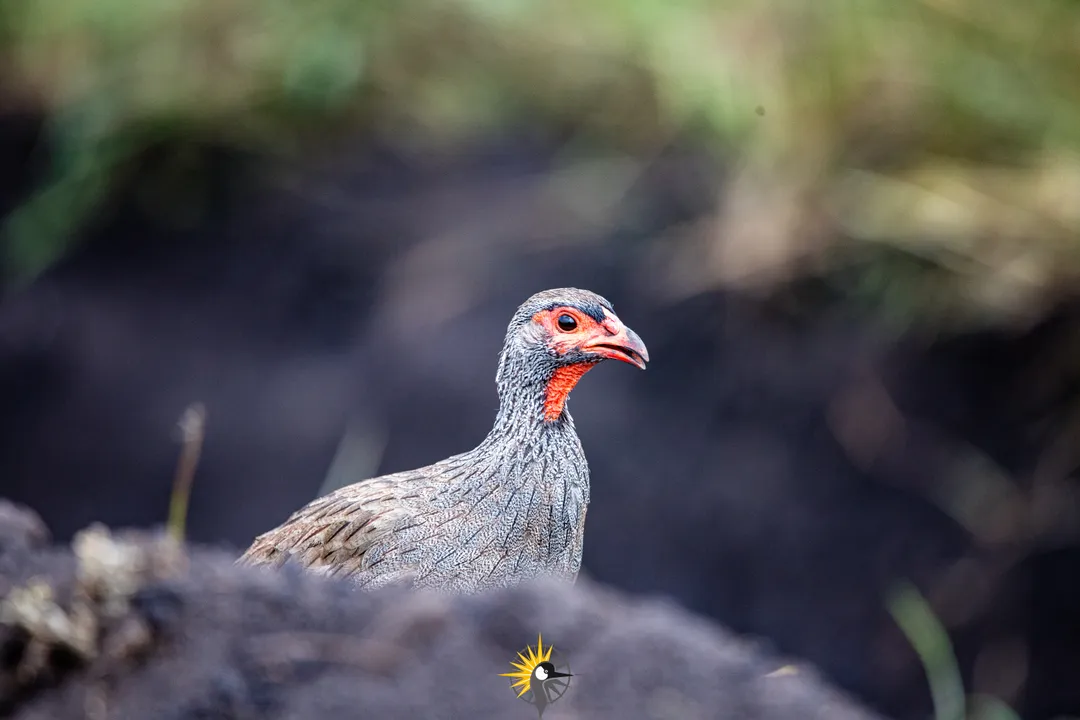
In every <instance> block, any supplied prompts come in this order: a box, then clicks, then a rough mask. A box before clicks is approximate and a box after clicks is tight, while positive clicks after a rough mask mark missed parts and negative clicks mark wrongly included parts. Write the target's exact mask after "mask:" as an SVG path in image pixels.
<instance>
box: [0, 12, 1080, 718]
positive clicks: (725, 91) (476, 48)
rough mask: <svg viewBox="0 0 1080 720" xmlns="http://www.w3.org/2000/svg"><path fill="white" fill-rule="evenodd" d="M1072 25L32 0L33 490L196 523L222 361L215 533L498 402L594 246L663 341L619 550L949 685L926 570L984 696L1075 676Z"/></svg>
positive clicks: (577, 404) (711, 599) (906, 681)
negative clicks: (527, 302)
mask: <svg viewBox="0 0 1080 720" xmlns="http://www.w3.org/2000/svg"><path fill="white" fill-rule="evenodd" d="M1078 48H1080V6H1078V5H1077V4H1076V3H1075V2H1067V1H1066V0H1038V1H1036V2H1030V3H1015V2H1011V0H978V1H976V0H952V1H951V2H940V1H938V0H934V1H931V0H923V1H922V2H912V3H894V2H891V1H890V2H885V0H870V1H868V2H864V3H850V2H843V1H842V0H818V1H817V2H813V3H811V2H805V3H799V2H796V3H760V2H757V3H750V2H742V1H739V0H729V1H728V2H720V3H712V4H706V3H683V4H671V3H667V2H661V1H660V0H635V1H629V0H628V1H627V2H625V3H622V4H598V5H581V4H572V3H566V2H556V3H544V4H541V3H533V2H517V3H510V2H508V3H496V2H487V1H485V0H454V2H450V3H434V2H426V1H425V2H419V3H411V4H409V5H408V6H401V5H394V4H386V5H379V4H370V3H368V4H364V3H355V2H351V1H350V2H345V1H344V0H311V1H310V2H308V3H306V4H298V5H293V4H282V3H254V2H251V0H171V1H170V2H162V3H150V2H128V3H112V2H100V0H12V1H10V2H7V3H4V4H2V5H0V213H3V223H4V224H3V246H2V250H3V254H2V256H0V268H2V270H3V273H4V274H3V290H4V295H3V299H2V303H0V393H2V395H0V396H2V398H3V401H2V403H0V428H2V431H3V433H2V440H0V478H2V481H0V482H2V485H0V494H2V495H4V496H8V497H10V498H12V499H14V500H17V501H20V502H24V503H27V504H29V505H31V506H32V507H33V508H35V509H36V510H37V511H39V512H40V513H41V514H42V515H43V516H44V518H45V520H46V521H47V522H48V524H49V525H50V526H51V528H52V529H53V531H54V532H55V534H56V536H57V537H58V538H59V539H66V538H68V537H70V535H71V534H72V533H73V532H75V531H76V530H78V529H80V528H82V527H84V526H86V525H87V524H89V523H91V522H94V521H103V522H106V523H109V524H112V525H155V524H160V523H163V522H164V521H165V518H166V514H167V511H168V506H169V499H170V494H171V492H172V487H173V483H174V475H175V473H176V468H177V461H178V456H179V452H180V443H179V431H178V429H177V422H178V420H179V418H180V417H181V415H182V414H183V412H184V410H185V408H187V407H188V406H189V405H191V404H192V403H194V402H199V403H202V404H203V405H204V406H205V408H206V412H207V421H206V434H205V445H204V448H203V454H202V458H201V462H200V464H199V466H198V469H197V473H196V476H195V484H194V490H193V494H192V500H191V506H190V509H189V514H188V525H187V530H188V534H189V537H191V538H192V539H193V540H195V541H198V542H204V543H212V544H222V545H227V546H231V547H236V548H240V547H243V546H245V545H246V544H247V543H248V542H249V541H250V540H251V538H252V537H253V536H254V535H255V534H257V533H259V532H261V531H263V530H265V529H268V528H270V527H272V526H273V525H275V524H277V523H278V522H279V521H280V520H282V519H283V518H284V517H285V516H286V515H287V514H288V513H289V512H290V511H292V510H293V509H295V508H296V507H298V506H300V505H301V504H303V503H304V502H306V501H308V500H310V499H311V498H312V497H314V496H315V495H316V494H318V493H320V492H322V491H325V489H327V488H328V487H331V486H334V485H337V484H341V483H343V482H351V481H355V480H359V479H361V478H364V477H368V476H371V475H374V474H378V473H382V472H391V471H395V470H402V469H406V468H409V467H415V466H418V465H421V464H426V463H429V462H433V461H435V460H437V459H440V458H442V457H444V456H446V455H449V454H452V453H455V452H460V451H461V450H464V449H466V448H468V447H470V446H471V445H472V444H474V443H475V442H477V441H478V440H479V439H480V438H481V437H482V436H483V435H484V433H485V432H486V431H487V429H488V428H489V425H490V422H491V420H492V418H493V416H494V411H495V408H496V397H495V387H494V372H495V365H496V357H497V353H498V350H499V347H500V344H501V340H502V335H503V332H504V330H505V326H506V322H507V320H508V318H509V316H510V314H511V313H512V312H513V310H514V308H515V307H516V306H517V304H518V303H520V302H521V301H522V300H523V299H524V298H525V297H527V296H528V295H530V294H531V293H533V292H535V291H537V290H541V289H544V288H547V287H556V286H566V285H576V286H581V287H586V288H589V289H592V290H595V291H597V292H599V293H601V294H603V295H605V296H606V297H608V298H609V299H610V300H612V301H613V302H614V303H615V306H616V309H617V310H618V312H619V315H620V317H622V318H623V319H624V320H625V321H626V322H627V323H628V324H629V325H630V326H631V327H633V328H634V329H635V330H637V331H638V332H639V333H640V334H641V336H642V337H643V338H644V339H645V341H646V343H647V344H648V346H649V351H650V354H651V355H652V357H653V362H652V363H651V365H650V367H649V369H648V371H647V372H645V373H637V372H631V371H629V370H628V369H626V368H624V367H607V366H604V367H602V368H600V369H598V370H597V371H595V372H594V373H591V374H590V376H589V378H588V381H587V382H584V383H582V385H581V387H579V388H578V389H577V390H575V392H574V395H573V398H572V399H571V402H570V407H571V410H572V412H573V413H574V417H575V420H576V421H577V425H578V428H579V434H580V435H581V438H582V441H583V443H584V445H585V447H586V451H587V454H588V457H589V461H590V466H591V469H592V476H593V504H592V506H591V508H590V512H589V523H588V529H587V534H586V544H585V561H584V565H585V572H586V573H587V574H588V575H590V576H592V577H593V578H595V579H596V580H599V581H601V582H604V583H608V584H611V585H613V586H617V587H620V588H623V589H626V590H628V591H632V592H635V593H642V594H650V595H666V596H669V597H672V598H674V599H675V600H677V601H678V602H680V603H682V604H683V605H685V606H687V607H688V608H690V609H692V610H695V611H698V612H701V613H703V614H705V615H708V616H711V617H713V618H715V619H716V620H718V621H720V622H722V623H724V624H726V625H728V626H730V627H732V628H734V629H736V630H737V631H740V632H744V633H747V634H750V635H754V636H758V637H762V638H766V639H768V640H769V641H770V642H771V643H772V644H773V645H774V646H775V647H777V648H778V649H779V650H781V651H783V652H786V653H791V654H793V655H795V656H797V657H801V658H805V659H807V660H809V661H811V662H813V663H815V664H817V665H818V666H819V667H820V668H821V669H822V671H823V672H825V673H826V674H827V675H828V676H829V677H830V678H831V679H832V680H833V681H834V682H836V683H837V684H839V685H840V686H842V687H844V688H846V689H848V690H850V691H851V692H853V693H854V694H856V695H857V696H858V697H860V698H862V699H863V700H864V701H865V702H867V703H869V704H872V705H873V706H875V707H877V708H879V709H881V710H882V711H884V712H886V713H887V714H889V715H891V716H894V717H897V718H922V717H929V716H931V715H932V713H933V710H934V709H933V705H932V702H931V695H930V692H929V690H928V687H929V686H928V682H927V679H928V675H929V676H930V680H932V681H933V682H944V680H943V679H942V678H945V676H946V675H947V671H945V670H942V667H943V665H942V664H941V663H945V662H947V661H945V660H942V657H943V655H940V654H939V655H938V656H935V657H932V658H929V659H928V658H927V657H922V658H920V656H919V655H918V654H917V653H916V652H915V650H914V649H913V648H912V641H913V640H914V641H917V638H913V637H911V634H910V632H902V631H901V630H900V628H899V626H898V624H897V622H896V619H895V618H894V617H893V616H892V615H891V614H890V610H889V608H890V598H892V597H893V595H892V593H893V591H894V589H895V588H896V587H898V586H899V585H900V584H902V583H904V582H910V583H913V584H914V586H915V587H917V588H918V590H919V591H920V592H921V594H922V595H923V596H924V597H925V598H926V599H927V601H928V602H929V605H930V607H931V608H932V610H933V615H934V616H935V617H936V618H937V620H938V621H939V622H940V623H941V624H942V625H943V626H944V627H945V628H946V629H947V631H948V639H949V640H951V642H952V649H953V651H954V652H955V658H956V661H957V664H958V667H959V670H960V675H961V678H962V681H963V685H964V687H963V689H962V692H963V693H965V694H967V695H970V696H971V697H973V698H978V697H984V698H985V697H992V698H996V699H998V700H999V701H1000V702H1001V703H1002V704H1003V705H999V706H996V707H994V706H991V705H989V704H987V703H982V704H979V703H974V702H973V703H972V705H971V714H972V716H973V717H986V718H989V717H1011V716H1010V715H1008V714H1007V713H1008V712H1009V711H1007V710H1006V709H1004V706H1008V707H1011V708H1012V709H1013V710H1014V711H1015V712H1016V713H1017V714H1018V715H1019V716H1020V717H1023V718H1037V719H1038V718H1047V719H1050V718H1058V717H1064V716H1067V715H1070V714H1072V715H1080V684H1078V683H1077V678H1078V677H1080V675H1078V673H1080V495H1078V488H1077V483H1076V472H1077V469H1078V466H1080V300H1078V299H1077V297H1076V293H1075V291H1074V287H1075V286H1074V284H1073V280H1074V277H1075V275H1076V273H1077V270H1078V269H1080V255H1078V250H1080V243H1078V241H1080V236H1078V235H1080V57H1078V53H1080V50H1078ZM928 632H930V633H931V636H930V638H929V640H930V642H931V644H932V643H933V642H935V641H941V640H943V639H944V638H940V637H933V632H932V630H930V631H928ZM940 647H943V648H944V650H942V651H941V652H942V653H945V654H947V653H948V646H947V645H942V646H940ZM939 649H940V648H939ZM938 711H939V712H940V711H941V708H940V707H939V708H938ZM994 713H997V714H994Z"/></svg>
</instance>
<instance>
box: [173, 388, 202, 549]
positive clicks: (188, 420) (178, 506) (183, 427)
mask: <svg viewBox="0 0 1080 720" xmlns="http://www.w3.org/2000/svg"><path fill="white" fill-rule="evenodd" d="M179 426H180V433H181V441H182V442H183V446H182V447H181V449H180V460H179V462H177V464H176V476H175V478H174V480H173V490H172V496H171V497H170V498H169V525H168V528H169V534H170V535H172V537H173V538H174V539H175V540H176V541H177V542H183V541H184V530H185V526H186V524H187V512H188V501H189V499H190V498H191V486H192V484H193V483H194V481H195V469H196V468H197V467H198V466H199V457H200V456H201V455H202V444H203V438H204V436H205V433H206V408H204V407H203V405H202V403H193V404H191V405H189V406H188V407H187V409H186V410H184V414H183V415H182V416H181V417H180V422H179Z"/></svg>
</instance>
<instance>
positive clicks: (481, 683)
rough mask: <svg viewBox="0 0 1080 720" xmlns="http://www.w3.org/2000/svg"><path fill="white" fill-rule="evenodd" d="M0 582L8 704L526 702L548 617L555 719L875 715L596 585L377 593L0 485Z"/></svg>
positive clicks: (349, 708) (414, 706) (182, 712)
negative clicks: (86, 515) (253, 561)
mask: <svg viewBox="0 0 1080 720" xmlns="http://www.w3.org/2000/svg"><path fill="white" fill-rule="evenodd" d="M0 590H2V592H3V595H4V601H3V616H4V621H5V625H4V626H3V628H2V629H0V633H2V635H0V646H2V667H0V710H2V711H3V713H5V714H6V715H8V716H12V717H16V718H20V719H25V720H30V719H31V718H34V719H37V718H41V719H45V718H49V719H50V720H60V719H61V718H93V719H95V720H97V719H104V718H124V719H125V720H137V719H138V718H152V719H153V720H181V719H184V720H195V719H196V718H198V719H200V720H205V719H210V718H221V719H224V718H252V719H253V720H254V719H256V718H258V719H259V720H271V719H272V718H310V717H334V718H351V717H377V718H411V717H417V718H488V717H492V718H494V717H498V718H515V717H519V718H523V719H526V718H530V717H534V716H535V710H534V709H533V708H532V707H529V706H528V705H526V704H525V703H524V702H522V701H520V700H517V699H515V698H514V695H513V694H512V693H511V691H510V690H509V688H508V680H507V679H506V678H501V677H499V676H498V673H501V672H506V671H508V670H510V667H509V664H508V663H509V660H510V659H511V658H513V657H514V656H515V654H516V653H517V652H518V651H519V650H520V649H522V648H523V647H524V646H525V645H526V644H530V643H533V642H535V640H536V635H537V633H538V632H542V633H543V634H544V638H545V641H546V642H551V643H553V644H555V646H556V649H557V650H558V651H559V652H560V653H561V654H562V656H563V657H564V658H566V660H567V661H569V663H570V665H571V668H572V670H573V673H574V680H573V684H572V686H571V687H570V689H569V690H568V691H567V693H566V695H565V696H564V697H563V698H562V699H560V700H559V701H558V702H557V703H555V704H554V705H552V706H550V707H549V708H548V710H547V711H546V712H545V714H544V717H545V718H549V719H550V720H558V718H571V717H573V718H593V717H595V718H639V717H640V718H672V719H674V718H678V719H679V720H693V719H694V718H713V717H724V718H731V719H733V720H734V719H737V718H777V719H779V718H784V719H785V720H787V719H788V718H800V719H803V718H805V719H810V718H828V719H829V720H847V719H850V720H856V719H859V718H871V717H873V715H871V714H870V713H868V712H866V711H864V710H861V709H859V708H858V707H856V706H855V705H854V704H852V703H851V702H849V701H848V700H846V699H845V698H844V697H842V696H841V695H840V694H838V693H837V692H836V691H834V690H832V689H830V688H828V687H826V686H825V685H824V684H823V683H822V682H821V681H820V680H819V679H818V678H817V677H816V676H815V673H814V672H813V670H811V669H809V668H802V667H792V666H786V665H785V663H784V661H783V660H781V659H779V658H776V657H771V656H770V655H768V654H767V653H766V652H764V651H763V650H762V649H760V648H758V647H756V646H754V645H752V644H750V643H748V642H746V641H744V640H739V639H736V638H734V637H732V636H730V635H729V634H727V633H726V632H724V631H723V630H722V629H720V628H719V627H717V626H715V625H712V624H710V623H708V622H706V621H704V620H701V619H698V618H695V617H693V616H691V615H689V614H688V613H686V612H685V611H682V610H680V609H678V608H676V607H675V606H673V605H670V604H667V603H661V602H655V601H647V602H643V601H638V600H632V599H630V598H627V597H624V596H621V595H618V594H615V593H612V592H610V591H607V590H604V589H602V588H599V587H596V586H594V585H592V584H590V583H581V584H579V585H578V586H576V587H569V586H560V585H550V584H534V585H529V586H524V587H521V588H519V589H515V590H513V591H506V592H498V593H492V594H487V595H481V596H472V597H457V598H451V597H445V596H439V595H432V594H416V593H408V592H405V591H401V590H391V591H383V592H377V593H371V594H364V593H359V592H355V591H353V590H351V589H350V588H349V587H348V586H347V585H345V584H342V583H335V582H327V581H323V580H320V579H318V578H315V577H311V576H305V575H301V574H299V573H298V572H293V571H286V572H282V573H268V572H263V571H259V570H255V569H249V568H239V567H236V566H234V565H233V564H232V557H231V556H228V555H226V554H224V553H221V552H216V551H212V550H205V549H182V548H180V547H178V546H177V545H175V544H173V543H171V542H170V541H168V540H167V539H165V538H164V537H162V536H153V535H148V534H144V533H132V534H117V535H114V534H111V533H110V532H109V531H107V530H105V529H104V528H101V527H97V528H92V529H90V530H88V531H85V532H83V533H81V534H80V535H79V536H78V537H76V539H75V542H74V543H73V545H72V548H71V549H70V550H69V549H63V548H53V547H51V546H50V545H49V544H48V533H47V532H46V531H45V528H44V526H43V525H42V524H41V522H40V521H39V520H38V519H37V517H36V516H34V515H32V514H30V513H29V512H25V511H22V510H20V509H18V508H15V507H14V506H12V505H10V504H7V503H0Z"/></svg>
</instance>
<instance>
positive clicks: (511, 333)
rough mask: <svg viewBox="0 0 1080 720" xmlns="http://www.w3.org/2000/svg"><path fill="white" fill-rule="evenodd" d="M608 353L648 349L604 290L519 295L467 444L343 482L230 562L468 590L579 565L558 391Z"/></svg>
mask: <svg viewBox="0 0 1080 720" xmlns="http://www.w3.org/2000/svg"><path fill="white" fill-rule="evenodd" d="M607 359H615V360H622V361H623V362H626V363H630V364H631V365H635V366H637V367H639V368H642V369H644V368H645V363H646V362H647V361H648V359H649V353H648V351H647V350H646V349H645V344H644V343H643V342H642V341H641V338H639V337H638V336H637V334H636V333H635V332H634V331H633V330H631V329H630V328H628V327H626V326H625V325H623V323H622V321H621V320H619V318H618V317H616V315H615V313H614V311H613V310H612V307H611V303H609V302H608V301H607V300H605V299H604V298H602V297H600V296H599V295H596V294H595V293H591V292H588V291H586V290H578V289H575V288H562V289H558V290H546V291H544V292H541V293H537V294H536V295H533V296H532V297H531V298H529V299H528V300H526V301H525V303H524V304H522V305H521V307H519V308H518V310H517V312H515V313H514V317H513V318H512V319H511V320H510V325H509V327H508V328H507V330H506V341H505V342H504V344H503V349H502V352H501V354H500V356H499V367H498V372H497V373H496V376H495V381H496V384H497V385H498V390H499V412H498V414H497V415H496V416H495V424H494V427H492V429H491V432H489V433H488V435H487V437H485V438H484V440H483V441H482V442H481V443H480V444H479V445H477V446H476V447H475V448H474V449H472V450H469V451H468V452H465V453H462V454H460V455H454V456H453V457H449V458H447V459H445V460H442V461H440V462H437V463H435V464H434V465H429V466H427V467H423V468H419V469H417V470H409V471H406V472H399V473H394V474H392V475H384V476H382V477H377V478H372V479H370V480H364V481H362V482H358V483H356V484H354V485H349V486H346V487H343V488H341V489H339V490H337V491H335V492H332V493H330V494H328V495H326V496H324V497H321V498H319V499H317V500H315V501H313V502H312V503H310V504H308V505H307V506H305V507H303V508H301V509H300V510H298V511H297V512H295V513H294V514H293V515H292V516H291V517H290V518H289V519H288V520H286V521H285V523H284V524H282V525H281V526H280V527H277V528H275V529H273V530H271V531H269V532H267V533H265V534H263V535H260V536H259V537H258V538H256V539H255V542H254V543H253V544H252V546H251V547H250V548H249V549H248V551H247V552H246V553H245V554H244V555H243V557H242V558H241V559H240V562H243V563H249V564H256V565H271V566H279V565H282V564H284V563H285V562H288V561H290V560H291V561H295V562H298V563H300V564H301V565H303V566H305V567H306V568H308V569H310V570H312V571H315V572H319V573H323V574H326V575H332V576H339V577H349V578H351V579H352V580H353V581H355V582H356V583H357V584H358V585H359V586H361V587H364V588H373V587H379V586H382V585H387V584H390V583H407V584H412V585H413V586H414V587H428V588H439V589H443V590H451V591H456V592H473V591H477V590H481V589H484V588H489V587H501V586H507V585H512V584H514V583H516V582H519V581H521V580H524V579H527V578H530V577H535V576H537V575H549V576H555V577H558V578H562V579H565V580H571V581H572V580H573V579H575V578H576V577H577V574H578V570H579V568H580V567H581V549H582V539H583V535H584V531H585V512H586V510H587V509H588V506H589V466H588V463H587V462H586V461H585V453H584V451H583V450H582V448H581V442H580V441H579V440H578V436H577V432H576V431H575V430H574V421H573V420H572V419H571V417H570V413H569V412H567V410H566V398H567V396H568V395H569V394H570V391H571V389H573V387H574V385H575V384H576V383H577V381H578V380H580V379H581V376H582V375H584V374H585V373H586V372H588V371H589V370H590V369H591V368H592V367H594V366H595V365H596V364H597V363H599V362H602V361H603V360H607Z"/></svg>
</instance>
